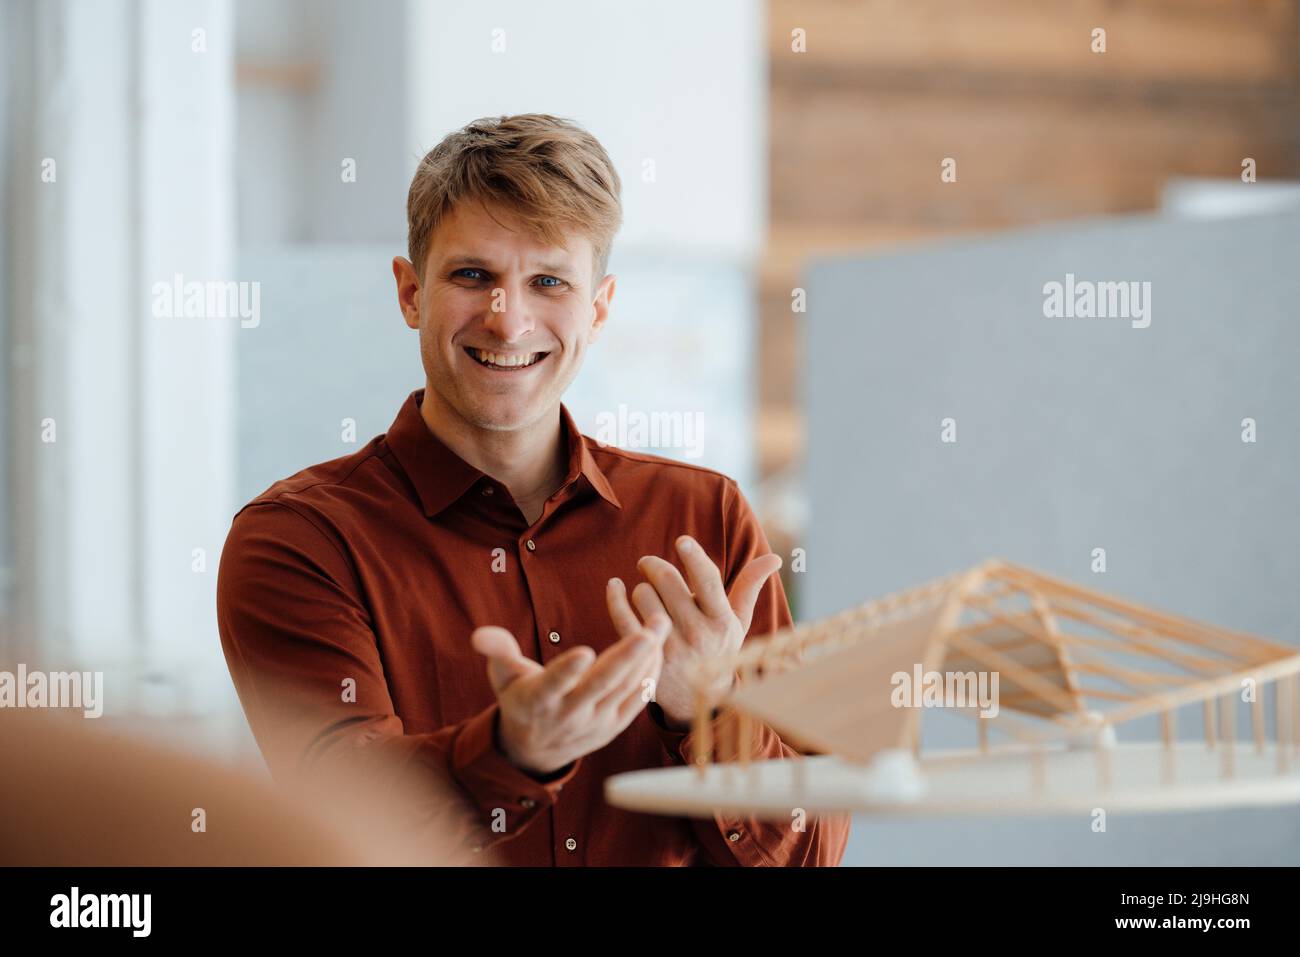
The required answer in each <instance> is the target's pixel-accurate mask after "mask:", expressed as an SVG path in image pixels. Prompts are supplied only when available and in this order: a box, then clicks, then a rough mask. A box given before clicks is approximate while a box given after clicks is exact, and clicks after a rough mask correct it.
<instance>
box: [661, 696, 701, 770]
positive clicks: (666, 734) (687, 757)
mask: <svg viewBox="0 0 1300 957" xmlns="http://www.w3.org/2000/svg"><path fill="white" fill-rule="evenodd" d="M646 710H647V711H648V712H650V723H651V724H653V725H654V729H655V731H656V732H658V734H659V740H660V741H662V742H663V745H664V748H665V749H666V750H667V752H668V754H669V756H670V757H671V758H672V759H673V761H674V762H675V763H677V764H690V763H691V747H692V745H693V744H694V742H695V730H694V729H693V728H686V729H685V730H682V731H675V730H673V729H672V728H670V727H668V721H667V718H666V717H665V716H664V709H663V708H661V707H659V702H657V701H651V702H650V704H648V705H647V706H646ZM712 717H713V719H714V720H717V717H718V709H717V708H714V709H713V715H712Z"/></svg>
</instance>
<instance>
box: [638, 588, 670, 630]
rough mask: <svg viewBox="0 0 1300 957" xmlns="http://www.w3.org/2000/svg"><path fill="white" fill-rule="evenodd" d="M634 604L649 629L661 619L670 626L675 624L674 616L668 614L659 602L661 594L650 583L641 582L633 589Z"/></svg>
mask: <svg viewBox="0 0 1300 957" xmlns="http://www.w3.org/2000/svg"><path fill="white" fill-rule="evenodd" d="M632 604H634V605H636V610H637V611H639V612H640V613H641V617H642V618H644V619H645V622H646V626H647V627H649V625H650V623H651V622H652V621H655V622H657V621H659V620H660V619H663V621H666V622H668V623H669V625H670V626H671V625H672V624H673V618H672V615H670V614H668V609H667V608H665V607H664V603H663V602H662V601H660V600H659V593H658V592H657V591H655V586H654V585H651V584H650V583H649V582H639V583H638V584H637V586H636V587H635V588H633V589H632Z"/></svg>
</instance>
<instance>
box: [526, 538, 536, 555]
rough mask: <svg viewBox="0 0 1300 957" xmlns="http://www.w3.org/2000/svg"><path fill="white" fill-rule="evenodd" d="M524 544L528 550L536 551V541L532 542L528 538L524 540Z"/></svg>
mask: <svg viewBox="0 0 1300 957" xmlns="http://www.w3.org/2000/svg"><path fill="white" fill-rule="evenodd" d="M524 544H525V545H527V546H528V550H529V551H530V552H535V551H537V543H536V542H534V541H533V540H532V539H531V538H530V539H529V540H528V541H527V542H525V543H524Z"/></svg>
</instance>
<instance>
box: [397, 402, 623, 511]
mask: <svg viewBox="0 0 1300 957" xmlns="http://www.w3.org/2000/svg"><path fill="white" fill-rule="evenodd" d="M423 399H424V390H423V389H416V390H415V391H414V392H412V393H411V394H410V395H409V396H407V398H406V401H404V402H403V403H402V408H401V410H400V411H399V412H398V413H397V418H396V419H394V420H393V424H392V427H391V428H389V430H388V434H387V436H386V441H387V443H388V447H389V448H390V449H392V450H393V454H394V455H396V456H397V460H398V462H400V463H401V466H402V468H403V469H404V470H405V472H406V475H407V477H408V478H409V479H410V480H411V484H412V485H414V486H415V491H416V494H418V495H419V496H420V504H421V505H423V506H424V514H425V515H427V516H429V517H430V518H432V517H433V516H435V515H437V514H438V513H439V512H441V511H442V510H443V509H445V508H447V506H449V505H451V504H452V503H453V502H455V501H457V500H458V499H459V498H460V497H461V496H462V495H464V494H465V493H466V492H467V491H469V490H470V488H471V487H473V485H474V484H475V483H476V482H478V481H479V480H480V479H483V478H487V477H488V476H487V475H486V474H485V473H484V472H481V471H480V470H479V469H477V468H475V467H474V466H472V465H470V464H469V463H468V462H466V461H465V460H464V459H462V458H461V457H460V456H459V455H457V454H456V453H455V452H453V451H452V450H451V449H450V448H448V447H447V446H446V445H445V444H444V443H443V442H442V440H441V439H439V438H438V437H437V436H436V435H434V434H433V433H432V432H431V431H429V427H428V426H427V425H425V422H424V419H423V417H422V416H421V415H420V402H421V401H422V400H423ZM560 424H561V426H562V428H563V431H564V435H565V438H566V440H567V442H568V449H569V470H568V474H567V475H566V476H565V479H564V485H563V486H562V487H564V488H567V487H568V486H569V485H571V484H573V483H574V482H575V481H577V480H578V478H579V477H582V478H585V479H586V480H587V482H588V484H590V485H591V487H592V488H593V489H595V490H596V492H597V493H599V495H600V496H601V498H603V499H604V500H605V501H607V502H609V503H610V504H611V505H613V506H615V507H617V508H622V507H623V504H622V503H621V502H620V501H619V500H618V496H617V495H615V494H614V489H613V487H612V486H611V485H610V484H609V479H608V478H607V477H606V475H605V473H604V472H603V471H601V468H600V466H599V465H597V464H596V459H595V457H594V456H593V455H592V454H591V449H590V448H588V447H587V441H586V438H585V436H583V434H582V433H581V432H579V431H578V426H577V424H576V423H575V422H574V421H573V416H572V415H571V414H570V412H569V409H568V407H567V406H566V405H564V403H562V402H561V403H560Z"/></svg>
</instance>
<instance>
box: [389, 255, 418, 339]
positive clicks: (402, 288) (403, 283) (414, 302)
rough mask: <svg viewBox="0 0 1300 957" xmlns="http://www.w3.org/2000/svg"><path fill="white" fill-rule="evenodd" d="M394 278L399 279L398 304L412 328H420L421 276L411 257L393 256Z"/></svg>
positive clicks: (403, 316)
mask: <svg viewBox="0 0 1300 957" xmlns="http://www.w3.org/2000/svg"><path fill="white" fill-rule="evenodd" d="M393 278H394V279H395V280H397V305H398V307H399V308H400V309H401V310H402V318H403V319H405V320H406V324H407V325H408V326H409V327H410V328H412V329H419V328H420V277H419V276H418V275H416V272H415V267H414V266H413V265H411V261H410V260H409V259H405V258H403V257H402V256H394V257H393Z"/></svg>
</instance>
